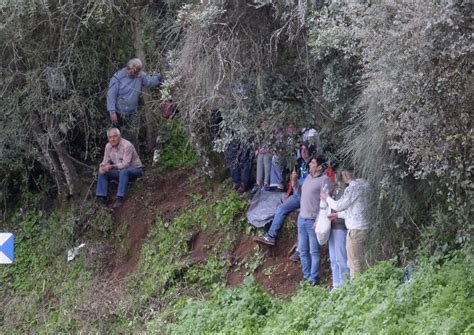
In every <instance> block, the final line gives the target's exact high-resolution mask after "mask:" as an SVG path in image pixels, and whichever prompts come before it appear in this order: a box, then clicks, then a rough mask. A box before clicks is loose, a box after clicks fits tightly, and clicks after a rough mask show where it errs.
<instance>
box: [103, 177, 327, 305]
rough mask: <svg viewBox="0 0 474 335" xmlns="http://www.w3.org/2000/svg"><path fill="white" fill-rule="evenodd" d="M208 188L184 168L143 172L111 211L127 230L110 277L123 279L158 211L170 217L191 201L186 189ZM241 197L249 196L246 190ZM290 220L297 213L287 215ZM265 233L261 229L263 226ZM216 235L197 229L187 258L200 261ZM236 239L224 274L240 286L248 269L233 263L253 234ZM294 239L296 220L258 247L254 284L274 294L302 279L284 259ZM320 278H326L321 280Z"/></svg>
mask: <svg viewBox="0 0 474 335" xmlns="http://www.w3.org/2000/svg"><path fill="white" fill-rule="evenodd" d="M192 193H194V194H196V193H199V194H203V195H204V196H205V195H206V193H207V188H206V185H204V183H203V182H202V181H200V180H198V179H197V178H196V177H195V175H193V174H192V173H190V172H189V171H187V170H174V171H167V172H164V173H162V174H161V175H147V174H145V176H144V177H143V178H141V179H140V180H138V181H137V182H135V183H134V184H132V185H131V186H130V188H129V192H128V197H127V199H126V201H125V203H124V206H123V207H122V208H120V209H118V210H115V211H113V212H112V216H113V219H114V224H115V225H116V227H117V229H123V230H124V231H126V235H127V238H126V244H125V245H123V246H122V247H121V250H120V251H119V252H118V253H117V254H116V256H115V260H114V268H113V270H112V271H111V278H114V280H117V279H118V280H120V279H125V278H126V277H127V276H128V275H130V274H131V273H132V272H133V270H134V269H135V267H136V265H137V262H138V258H139V255H140V250H141V246H142V244H143V242H144V240H145V239H146V237H147V234H148V231H149V228H150V227H151V225H152V223H153V222H154V219H155V217H156V216H157V214H160V215H161V216H163V217H165V218H172V217H174V216H175V215H176V214H177V213H179V212H180V211H181V209H182V208H185V207H186V206H187V205H188V203H189V202H190V201H191V199H190V197H189V196H188V194H192ZM243 197H248V198H249V197H250V195H249V194H245V195H243ZM290 220H292V221H293V222H294V221H295V220H296V215H293V216H292V217H290ZM262 233H263V231H262ZM218 238H219V234H217V235H216V234H214V235H207V234H205V233H202V232H196V233H195V236H194V237H193V241H192V245H191V255H190V256H191V259H193V260H195V261H196V262H199V261H200V260H202V259H205V258H206V257H207V256H208V248H205V246H206V245H212V243H213V241H215V239H218ZM236 239H237V244H236V247H235V249H234V250H233V252H232V255H230V259H231V260H232V263H233V264H234V265H233V266H232V267H231V269H230V271H229V273H228V275H227V283H228V285H230V286H234V285H238V284H240V283H242V282H243V279H244V277H245V276H246V275H248V274H249V273H248V271H246V270H245V269H240V268H239V267H238V266H237V264H238V263H239V262H242V261H243V260H245V259H246V258H249V257H251V256H252V255H253V254H254V253H255V243H254V242H253V241H252V238H251V237H249V236H247V235H245V234H241V235H240V236H237V237H236ZM295 241H296V236H295V232H294V225H293V227H292V228H290V229H289V230H288V229H287V227H284V228H283V229H282V232H281V233H280V238H279V240H278V243H277V245H276V246H275V247H273V248H267V247H263V246H261V247H260V248H261V252H262V253H263V255H264V258H263V260H262V264H261V265H260V266H258V267H257V268H256V269H255V271H254V272H253V273H252V274H253V276H254V277H255V279H256V280H257V282H258V283H260V284H261V285H262V286H263V287H264V288H265V289H266V290H267V291H269V292H271V293H272V294H274V295H276V296H281V297H284V296H290V295H292V294H293V293H294V292H295V291H296V290H297V288H298V286H299V283H300V281H301V280H302V274H301V265H300V263H293V262H292V261H290V260H289V259H288V251H289V250H290V249H291V247H292V246H293V244H294V243H295ZM327 264H328V261H327V248H323V250H322V276H321V277H322V278H323V279H324V278H326V282H327V278H328V265H327ZM323 282H324V280H323Z"/></svg>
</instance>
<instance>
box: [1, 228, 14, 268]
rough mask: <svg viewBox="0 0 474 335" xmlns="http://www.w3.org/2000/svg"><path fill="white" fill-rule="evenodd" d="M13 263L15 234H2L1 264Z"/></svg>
mask: <svg viewBox="0 0 474 335" xmlns="http://www.w3.org/2000/svg"><path fill="white" fill-rule="evenodd" d="M10 263H13V234H12V233H0V264H10Z"/></svg>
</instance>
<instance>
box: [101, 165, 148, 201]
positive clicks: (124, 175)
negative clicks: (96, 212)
mask: <svg viewBox="0 0 474 335" xmlns="http://www.w3.org/2000/svg"><path fill="white" fill-rule="evenodd" d="M142 173H143V168H136V167H128V168H126V169H121V170H119V169H113V170H111V171H109V172H106V173H99V174H98V176H97V188H96V191H95V194H96V196H98V197H106V196H107V189H108V186H109V180H111V179H114V180H118V187H117V196H118V197H123V196H124V195H125V192H126V191H127V186H128V181H129V180H134V179H136V178H138V177H140V176H141V175H142Z"/></svg>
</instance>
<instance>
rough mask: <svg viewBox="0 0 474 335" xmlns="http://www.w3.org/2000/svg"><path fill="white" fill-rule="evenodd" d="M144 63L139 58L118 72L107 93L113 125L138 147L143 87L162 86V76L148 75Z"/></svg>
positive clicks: (130, 61) (132, 60)
mask: <svg viewBox="0 0 474 335" xmlns="http://www.w3.org/2000/svg"><path fill="white" fill-rule="evenodd" d="M142 68H143V63H142V61H141V60H140V59H138V58H133V59H130V60H129V61H128V63H127V66H126V67H125V68H123V69H121V70H119V71H117V72H116V73H115V74H114V75H113V76H112V79H110V82H109V89H108V91H107V111H108V112H109V114H110V120H111V121H112V124H114V125H117V126H118V127H119V128H120V129H121V131H122V133H126V134H127V135H128V136H127V138H128V139H129V140H131V141H132V142H133V143H134V144H135V146H138V143H136V142H137V138H138V129H137V128H138V122H137V117H136V115H137V109H138V99H139V97H140V92H141V91H142V88H143V86H145V87H156V86H159V85H160V84H161V76H160V75H151V76H148V75H146V74H145V73H144V72H143V71H142Z"/></svg>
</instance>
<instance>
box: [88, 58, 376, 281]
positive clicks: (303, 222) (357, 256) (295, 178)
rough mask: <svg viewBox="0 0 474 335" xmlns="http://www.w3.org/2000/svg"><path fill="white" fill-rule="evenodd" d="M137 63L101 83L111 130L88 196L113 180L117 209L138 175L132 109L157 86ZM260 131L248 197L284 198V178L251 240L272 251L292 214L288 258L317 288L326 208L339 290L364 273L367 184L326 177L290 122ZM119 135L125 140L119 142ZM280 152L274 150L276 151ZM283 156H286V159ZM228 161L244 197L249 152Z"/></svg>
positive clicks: (307, 139) (313, 136)
mask: <svg viewBox="0 0 474 335" xmlns="http://www.w3.org/2000/svg"><path fill="white" fill-rule="evenodd" d="M142 68H143V64H142V62H141V61H140V59H138V58H134V59H131V60H130V61H129V62H128V63H127V66H126V67H125V68H123V69H121V70H119V71H117V72H116V73H115V74H114V75H113V77H112V79H111V80H110V83H109V88H108V92H107V111H108V113H109V116H110V120H111V122H112V124H113V126H112V127H111V128H110V129H109V130H108V131H107V138H108V143H107V145H106V147H105V151H104V158H103V160H102V163H101V164H100V166H99V174H98V181H97V188H96V196H97V199H98V200H99V201H100V202H104V203H105V202H107V194H108V184H109V181H110V180H116V181H118V187H117V194H116V199H115V202H114V204H113V207H114V208H118V207H121V206H122V204H123V198H124V196H125V193H126V190H127V186H128V182H129V181H130V180H133V179H135V178H137V177H139V176H141V175H142V173H143V164H142V162H141V160H140V158H139V156H138V153H137V150H136V149H135V145H137V144H138V143H137V141H138V126H137V124H138V122H137V108H138V100H139V95H140V93H141V91H142V88H143V87H156V86H159V85H160V84H161V80H162V79H161V76H159V75H151V76H149V75H146V74H145V73H144V72H143V71H142ZM261 128H262V130H263V131H264V132H267V133H268V134H271V136H269V137H267V139H266V141H265V140H264V141H261V143H259V146H258V148H257V149H256V151H255V155H256V161H257V173H256V182H255V185H254V187H253V188H252V190H251V193H252V194H255V193H256V192H259V191H261V192H266V191H284V172H285V171H288V172H289V173H290V178H289V185H288V192H287V196H286V200H285V201H284V202H283V203H282V204H281V205H279V206H278V207H277V209H276V212H275V215H274V217H273V220H272V222H271V224H270V227H269V229H268V231H267V233H265V234H264V235H262V236H256V237H255V238H254V241H255V242H256V243H259V244H263V245H267V246H274V245H275V243H276V241H277V236H278V233H279V231H280V229H281V227H282V226H283V224H284V222H285V219H286V217H287V215H288V214H289V213H290V212H293V211H297V210H299V215H298V234H297V244H296V245H297V247H296V253H295V254H294V255H292V259H293V260H297V259H300V260H301V265H302V271H303V276H304V279H305V280H306V281H308V282H309V283H311V284H314V285H315V284H318V282H319V268H320V259H321V256H320V255H321V254H320V244H319V242H318V238H317V235H316V232H315V228H316V222H318V216H319V212H320V208H321V207H322V206H326V205H327V206H329V207H330V208H331V209H332V210H333V213H331V214H329V215H328V219H329V220H331V233H330V238H329V257H330V261H331V269H332V277H333V287H334V288H337V287H339V286H340V285H342V284H343V282H344V281H345V279H346V278H347V277H348V275H349V274H350V275H351V276H353V275H354V274H355V273H356V272H358V271H361V270H362V269H363V268H364V265H365V261H364V255H363V254H364V243H365V241H366V238H367V230H368V226H369V224H368V221H367V218H366V207H367V206H366V198H367V197H366V189H367V182H366V181H365V180H363V179H357V178H355V176H354V173H353V171H352V170H351V169H348V168H342V169H341V171H340V173H339V174H338V175H335V174H334V173H333V170H332V168H330V169H329V170H328V164H327V162H326V160H325V158H324V157H323V156H322V153H323V148H322V146H321V142H320V139H319V134H318V133H317V131H316V130H315V129H303V130H302V131H301V132H298V130H297V129H296V127H295V125H294V124H292V123H290V124H288V125H287V126H286V128H280V129H276V130H275V129H273V130H272V129H271V127H270V123H269V121H268V120H266V121H264V122H262V124H261ZM122 132H126V134H127V135H126V137H127V138H128V139H129V140H126V139H124V138H122ZM282 148H283V149H284V150H280V149H282ZM288 153H289V154H288ZM227 154H228V160H229V164H230V171H231V177H232V183H233V187H234V189H235V190H236V191H238V192H241V193H243V192H246V191H247V190H248V187H249V183H250V178H251V174H252V161H253V156H254V155H253V153H252V152H251V150H250V148H249V147H248V146H246V145H244V144H241V143H237V142H233V143H231V144H230V145H229V146H228V151H227Z"/></svg>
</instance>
